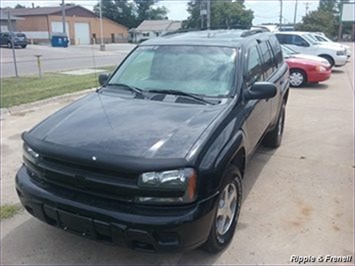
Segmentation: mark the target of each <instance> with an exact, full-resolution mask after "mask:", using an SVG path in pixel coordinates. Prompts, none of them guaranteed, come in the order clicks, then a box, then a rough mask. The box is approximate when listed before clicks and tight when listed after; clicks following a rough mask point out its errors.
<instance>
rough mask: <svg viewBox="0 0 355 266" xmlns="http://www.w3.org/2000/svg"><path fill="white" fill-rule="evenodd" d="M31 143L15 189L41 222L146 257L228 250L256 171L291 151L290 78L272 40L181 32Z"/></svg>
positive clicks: (155, 42) (125, 65) (121, 69)
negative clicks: (265, 160) (258, 154)
mask: <svg viewBox="0 0 355 266" xmlns="http://www.w3.org/2000/svg"><path fill="white" fill-rule="evenodd" d="M100 82H101V84H102V87H101V88H100V89H98V90H97V91H96V92H95V93H92V94H90V95H88V96H86V97H84V98H82V99H80V100H79V101H77V102H75V103H73V104H71V105H69V106H67V107H65V108H64V109H62V110H60V111H59V112H57V113H55V114H54V115H52V116H50V117H49V118H47V119H46V120H44V121H43V122H42V123H40V124H39V125H37V126H36V127H34V128H33V129H32V130H30V131H29V132H25V133H23V135H22V138H23V141H24V144H23V150H24V156H23V158H24V165H23V166H22V167H21V168H20V169H19V171H18V173H17V176H16V189H17V193H18V195H19V197H20V199H21V202H22V204H23V205H24V207H25V208H26V210H27V211H28V212H29V213H31V214H32V215H33V216H35V217H37V218H38V219H40V220H42V221H44V222H46V223H48V224H51V225H54V226H57V227H59V228H61V229H64V230H66V231H69V232H72V233H76V234H79V235H82V236H84V237H87V238H91V239H97V240H103V241H107V242H111V243H115V244H119V245H127V246H128V247H130V248H133V249H137V250H148V251H155V250H159V251H163V250H172V249H180V250H181V249H192V248H195V247H198V246H200V245H202V244H205V247H206V248H207V249H208V250H209V251H210V252H218V251H220V250H221V249H223V248H224V247H225V246H226V245H227V244H228V243H229V242H230V241H231V239H232V237H233V234H234V231H235V228H236V224H237V219H238V215H239V211H240V207H241V201H242V179H243V174H244V169H245V166H246V164H247V162H248V160H249V159H250V157H251V155H252V154H253V152H254V151H255V149H256V148H257V146H258V145H259V143H261V141H262V140H263V142H264V143H265V145H267V146H270V147H273V148H276V147H278V146H279V145H280V143H281V138H282V133H283V128H284V121H285V106H286V103H287V98H288V91H289V82H288V68H287V65H286V63H284V61H283V56H282V52H281V47H280V45H279V43H278V41H277V39H276V37H275V36H274V35H273V34H272V33H257V32H253V31H241V30H219V31H200V32H187V33H177V34H171V35H169V36H165V37H160V38H156V39H152V40H149V41H146V42H144V43H142V44H140V45H138V46H137V47H136V48H135V49H134V50H133V51H132V52H131V53H130V54H129V55H128V56H127V57H126V59H125V60H124V61H123V62H122V63H121V64H120V65H119V66H118V67H117V69H116V70H115V71H114V72H113V74H112V75H110V76H108V75H105V74H103V75H101V76H100Z"/></svg>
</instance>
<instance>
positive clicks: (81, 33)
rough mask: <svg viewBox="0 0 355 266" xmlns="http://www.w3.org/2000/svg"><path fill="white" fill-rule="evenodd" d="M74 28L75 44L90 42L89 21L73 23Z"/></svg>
mask: <svg viewBox="0 0 355 266" xmlns="http://www.w3.org/2000/svg"><path fill="white" fill-rule="evenodd" d="M74 29H75V43H76V44H90V29H89V23H75V24H74Z"/></svg>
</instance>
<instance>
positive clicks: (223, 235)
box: [204, 166, 242, 253]
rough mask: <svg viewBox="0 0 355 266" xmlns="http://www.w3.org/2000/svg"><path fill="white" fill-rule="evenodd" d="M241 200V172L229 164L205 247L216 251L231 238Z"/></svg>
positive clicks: (212, 251)
mask: <svg viewBox="0 0 355 266" xmlns="http://www.w3.org/2000/svg"><path fill="white" fill-rule="evenodd" d="M241 202H242V181H241V174H240V171H239V169H238V168H237V167H235V166H229V167H228V169H227V171H226V173H225V175H224V182H223V185H222V186H221V190H220V194H219V197H218V202H217V210H216V213H215V217H214V219H213V224H212V226H211V230H210V234H209V237H208V240H207V242H206V243H205V244H204V247H205V249H207V251H208V252H210V253H217V252H219V251H221V250H222V249H224V248H225V247H226V246H227V245H228V244H229V243H230V242H231V240H232V238H233V235H234V231H235V228H236V225H237V221H238V217H239V212H240V208H241Z"/></svg>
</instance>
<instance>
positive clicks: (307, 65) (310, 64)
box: [282, 47, 332, 87]
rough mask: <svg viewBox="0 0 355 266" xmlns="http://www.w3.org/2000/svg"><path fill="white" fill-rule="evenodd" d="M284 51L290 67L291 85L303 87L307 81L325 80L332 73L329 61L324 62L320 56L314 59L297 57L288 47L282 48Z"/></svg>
mask: <svg viewBox="0 0 355 266" xmlns="http://www.w3.org/2000/svg"><path fill="white" fill-rule="evenodd" d="M282 52H283V55H284V58H285V61H286V63H287V64H288V67H289V69H290V85H291V86H292V87H301V86H303V85H304V84H305V83H307V82H308V83H318V82H321V81H325V80H328V79H329V78H330V76H331V74H332V68H331V65H330V64H329V63H328V61H326V63H325V64H324V63H323V62H322V61H321V60H319V59H318V58H316V60H313V59H312V58H302V57H301V58H300V57H295V56H294V54H293V53H292V52H291V53H290V52H289V50H288V49H287V48H286V47H283V48H282ZM312 57H313V56H312ZM323 60H324V59H323Z"/></svg>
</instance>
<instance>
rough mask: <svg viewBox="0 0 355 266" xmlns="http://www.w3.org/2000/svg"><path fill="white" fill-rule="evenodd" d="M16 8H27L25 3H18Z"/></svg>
mask: <svg viewBox="0 0 355 266" xmlns="http://www.w3.org/2000/svg"><path fill="white" fill-rule="evenodd" d="M15 8H26V7H25V6H23V5H20V4H17V5H16V6H15Z"/></svg>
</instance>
